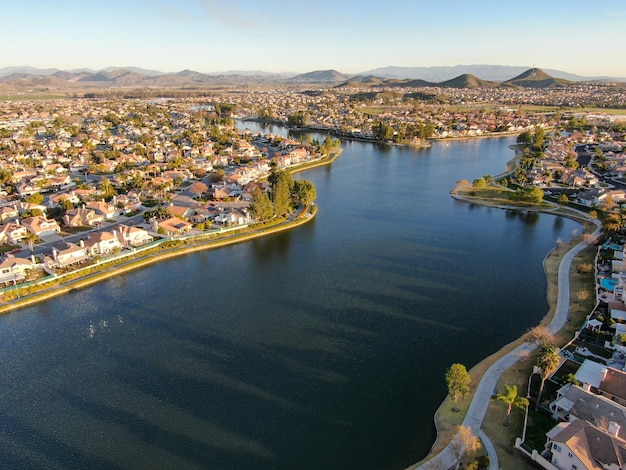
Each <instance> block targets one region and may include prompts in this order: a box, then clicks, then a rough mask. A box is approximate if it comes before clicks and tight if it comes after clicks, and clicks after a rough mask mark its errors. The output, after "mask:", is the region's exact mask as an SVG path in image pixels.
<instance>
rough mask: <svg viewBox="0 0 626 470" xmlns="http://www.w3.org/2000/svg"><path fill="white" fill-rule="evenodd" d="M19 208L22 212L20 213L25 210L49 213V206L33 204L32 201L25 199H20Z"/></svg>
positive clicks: (31, 212) (21, 212)
mask: <svg viewBox="0 0 626 470" xmlns="http://www.w3.org/2000/svg"><path fill="white" fill-rule="evenodd" d="M18 210H19V212H20V215H21V214H23V213H25V212H28V213H30V214H33V213H37V212H38V211H40V212H41V213H42V214H47V213H48V208H47V207H46V206H44V205H42V204H33V203H32V202H23V201H20V204H19V206H18ZM33 211H35V212H33Z"/></svg>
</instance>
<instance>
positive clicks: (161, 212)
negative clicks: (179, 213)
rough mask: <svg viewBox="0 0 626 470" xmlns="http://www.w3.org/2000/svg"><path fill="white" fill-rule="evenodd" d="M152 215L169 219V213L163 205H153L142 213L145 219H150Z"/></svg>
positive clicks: (156, 217)
mask: <svg viewBox="0 0 626 470" xmlns="http://www.w3.org/2000/svg"><path fill="white" fill-rule="evenodd" d="M153 217H154V218H155V219H169V218H170V217H171V215H170V213H169V211H168V210H167V207H163V206H159V207H155V208H154V209H152V210H149V211H146V212H144V213H143V218H144V219H145V220H149V219H152V218H153Z"/></svg>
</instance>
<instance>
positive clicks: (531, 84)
mask: <svg viewBox="0 0 626 470" xmlns="http://www.w3.org/2000/svg"><path fill="white" fill-rule="evenodd" d="M572 83H574V82H572V81H570V80H565V79H563V78H554V77H553V76H551V75H548V74H547V73H546V72H544V71H543V70H541V69H537V68H532V69H528V70H526V71H524V72H523V73H521V74H519V75H518V76H516V77H514V78H511V79H510V80H507V81H505V82H502V85H503V86H518V87H523V88H551V87H555V86H566V85H571V84H572Z"/></svg>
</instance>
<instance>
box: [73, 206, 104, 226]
mask: <svg viewBox="0 0 626 470" xmlns="http://www.w3.org/2000/svg"><path fill="white" fill-rule="evenodd" d="M105 220H106V219H105V217H104V216H103V215H102V214H97V213H96V211H95V210H93V209H87V208H86V207H85V206H82V207H77V208H76V209H70V210H68V211H66V212H65V215H64V216H63V223H64V224H65V225H67V226H68V227H85V226H89V227H95V226H96V225H99V224H102V223H104V221H105Z"/></svg>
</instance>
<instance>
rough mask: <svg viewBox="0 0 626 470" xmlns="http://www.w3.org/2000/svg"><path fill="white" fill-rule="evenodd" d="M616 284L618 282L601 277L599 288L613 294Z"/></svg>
mask: <svg viewBox="0 0 626 470" xmlns="http://www.w3.org/2000/svg"><path fill="white" fill-rule="evenodd" d="M618 282H619V281H618V280H617V279H610V278H608V277H603V278H602V279H600V287H602V288H603V289H606V290H609V291H611V292H613V290H614V289H615V286H616V285H617V284H618Z"/></svg>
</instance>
